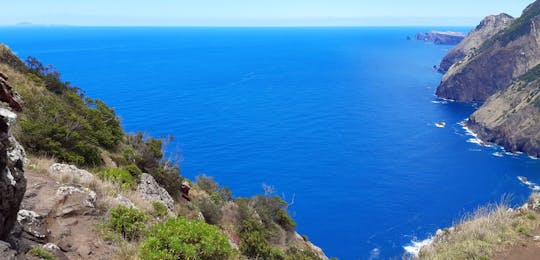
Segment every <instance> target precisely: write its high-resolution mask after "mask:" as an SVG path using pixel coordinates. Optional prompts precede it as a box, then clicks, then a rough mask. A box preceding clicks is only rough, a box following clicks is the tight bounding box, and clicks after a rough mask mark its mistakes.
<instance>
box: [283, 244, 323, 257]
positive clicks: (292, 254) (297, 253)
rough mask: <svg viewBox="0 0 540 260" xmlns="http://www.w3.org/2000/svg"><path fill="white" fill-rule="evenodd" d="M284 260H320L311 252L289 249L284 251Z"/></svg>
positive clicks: (294, 248)
mask: <svg viewBox="0 0 540 260" xmlns="http://www.w3.org/2000/svg"><path fill="white" fill-rule="evenodd" d="M285 255H286V257H285V259H286V260H320V259H321V258H320V257H319V256H318V255H317V254H316V253H315V252H313V251H310V250H301V249H298V248H296V247H291V248H289V249H287V251H285Z"/></svg>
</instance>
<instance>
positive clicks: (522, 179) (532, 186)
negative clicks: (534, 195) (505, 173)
mask: <svg viewBox="0 0 540 260" xmlns="http://www.w3.org/2000/svg"><path fill="white" fill-rule="evenodd" d="M517 178H518V180H519V181H520V182H521V183H523V184H525V185H527V187H529V189H531V190H533V191H540V186H539V185H538V184H536V183H534V182H531V181H529V180H528V179H527V177H523V176H517Z"/></svg>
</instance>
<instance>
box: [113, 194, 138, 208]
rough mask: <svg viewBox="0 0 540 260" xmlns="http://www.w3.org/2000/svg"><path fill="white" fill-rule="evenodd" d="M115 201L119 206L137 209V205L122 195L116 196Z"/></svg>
mask: <svg viewBox="0 0 540 260" xmlns="http://www.w3.org/2000/svg"><path fill="white" fill-rule="evenodd" d="M113 199H114V202H115V203H116V204H117V205H121V206H125V207H128V208H134V209H137V206H135V204H134V203H133V202H132V201H131V200H130V199H128V198H126V197H124V196H122V195H120V194H118V195H116V197H114V198H113Z"/></svg>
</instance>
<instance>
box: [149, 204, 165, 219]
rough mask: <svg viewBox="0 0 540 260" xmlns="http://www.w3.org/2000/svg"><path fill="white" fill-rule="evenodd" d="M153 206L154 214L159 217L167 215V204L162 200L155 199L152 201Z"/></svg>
mask: <svg viewBox="0 0 540 260" xmlns="http://www.w3.org/2000/svg"><path fill="white" fill-rule="evenodd" d="M152 207H153V209H154V212H153V213H154V216H155V217H158V218H162V217H165V216H167V213H168V211H167V206H165V204H163V203H161V202H157V201H154V202H152Z"/></svg>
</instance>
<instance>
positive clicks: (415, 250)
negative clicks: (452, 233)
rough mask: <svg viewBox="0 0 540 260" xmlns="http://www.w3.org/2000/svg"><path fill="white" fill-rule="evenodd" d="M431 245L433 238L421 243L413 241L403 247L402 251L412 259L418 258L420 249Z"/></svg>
mask: <svg viewBox="0 0 540 260" xmlns="http://www.w3.org/2000/svg"><path fill="white" fill-rule="evenodd" d="M431 243H433V237H430V238H427V239H424V240H422V241H418V240H415V239H413V240H412V241H411V243H410V244H408V245H406V246H404V247H403V249H404V250H405V253H407V254H409V255H411V256H414V257H418V254H419V253H420V249H422V247H424V246H427V245H431Z"/></svg>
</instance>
